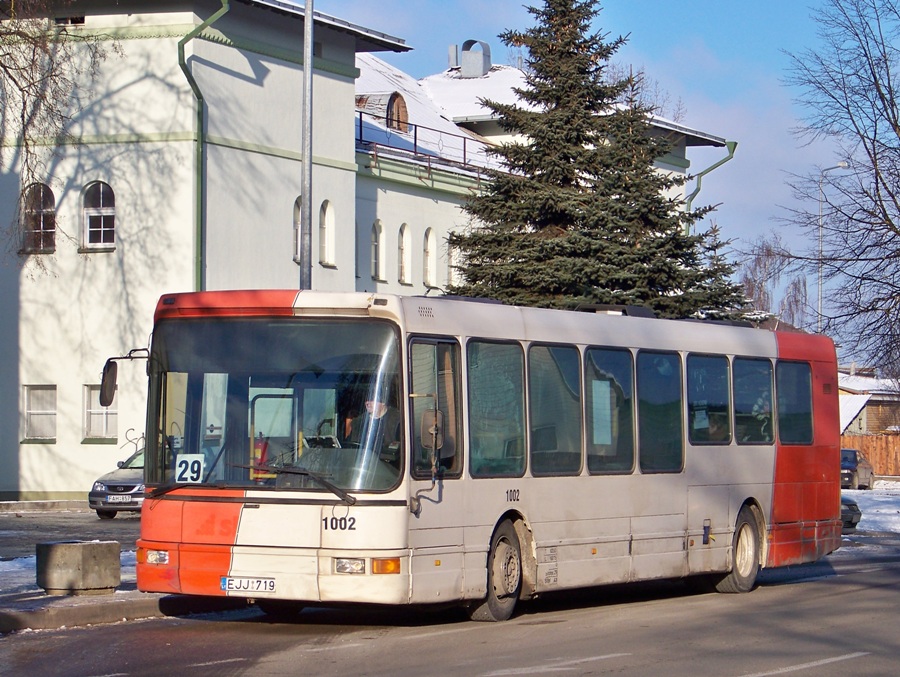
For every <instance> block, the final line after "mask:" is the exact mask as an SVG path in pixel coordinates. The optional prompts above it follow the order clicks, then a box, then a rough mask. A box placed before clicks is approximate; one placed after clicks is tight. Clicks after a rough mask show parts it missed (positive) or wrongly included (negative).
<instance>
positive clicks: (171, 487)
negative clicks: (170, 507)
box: [146, 482, 197, 498]
mask: <svg viewBox="0 0 900 677" xmlns="http://www.w3.org/2000/svg"><path fill="white" fill-rule="evenodd" d="M196 486H197V483H196V482H173V483H172V484H164V485H162V486H161V487H157V488H156V489H154V490H153V491H148V492H147V493H146V497H147V498H159V497H160V496H164V495H166V494H168V493H169V492H170V491H175V490H176V489H184V488H185V487H196Z"/></svg>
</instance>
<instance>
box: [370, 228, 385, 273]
mask: <svg viewBox="0 0 900 677" xmlns="http://www.w3.org/2000/svg"><path fill="white" fill-rule="evenodd" d="M382 233H383V229H382V227H381V221H376V222H375V223H373V224H372V279H373V280H383V279H384V275H383V274H382V266H383V265H384V262H383V261H382V251H383V246H382V244H383V243H382Z"/></svg>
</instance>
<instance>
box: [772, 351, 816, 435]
mask: <svg viewBox="0 0 900 677" xmlns="http://www.w3.org/2000/svg"><path fill="white" fill-rule="evenodd" d="M775 392H776V393H777V395H778V440H779V441H780V442H781V443H782V444H812V441H813V427H812V370H811V369H810V366H809V364H807V363H806V362H779V363H778V364H777V365H776V366H775Z"/></svg>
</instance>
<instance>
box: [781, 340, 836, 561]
mask: <svg viewBox="0 0 900 677" xmlns="http://www.w3.org/2000/svg"><path fill="white" fill-rule="evenodd" d="M776 338H777V341H778V357H779V360H778V363H777V365H776V372H775V379H776V385H777V389H776V391H777V393H778V402H777V412H778V445H777V447H776V458H775V475H774V487H773V497H772V515H771V525H772V526H771V530H770V533H769V547H768V558H767V562H766V563H767V566H788V565H792V564H801V563H803V562H813V561H815V560H817V559H820V558H821V557H823V556H825V555H827V554H828V553H830V552H833V551H834V550H837V549H838V548H839V547H840V544H841V521H840V500H841V490H840V426H839V424H838V421H840V413H839V403H838V384H837V362H836V357H835V352H834V344H833V343H832V342H831V340H830V339H828V338H826V337H823V336H809V335H805V334H799V333H796V334H795V333H781V332H779V333H776Z"/></svg>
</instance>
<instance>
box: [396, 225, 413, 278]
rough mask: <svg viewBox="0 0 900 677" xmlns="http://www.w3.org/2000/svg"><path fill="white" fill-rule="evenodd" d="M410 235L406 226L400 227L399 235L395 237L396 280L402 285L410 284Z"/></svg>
mask: <svg viewBox="0 0 900 677" xmlns="http://www.w3.org/2000/svg"><path fill="white" fill-rule="evenodd" d="M411 240H412V235H411V233H410V228H409V226H408V225H407V224H405V223H404V224H403V225H402V226H400V234H399V236H398V237H397V264H398V266H399V270H398V271H397V272H398V278H399V280H400V282H401V283H402V284H409V283H411V282H412V280H411V279H410V278H411V276H412V242H411Z"/></svg>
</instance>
